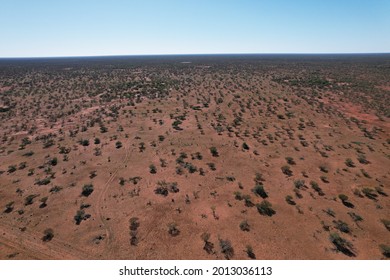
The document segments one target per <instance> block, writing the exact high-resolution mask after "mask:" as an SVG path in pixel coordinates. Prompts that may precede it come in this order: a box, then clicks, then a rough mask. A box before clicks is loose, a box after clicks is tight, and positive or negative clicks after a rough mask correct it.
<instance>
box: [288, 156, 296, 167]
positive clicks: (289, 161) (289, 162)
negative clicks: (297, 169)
mask: <svg viewBox="0 0 390 280" xmlns="http://www.w3.org/2000/svg"><path fill="white" fill-rule="evenodd" d="M286 161H287V163H288V164H290V165H294V164H295V161H294V159H293V158H292V157H286Z"/></svg>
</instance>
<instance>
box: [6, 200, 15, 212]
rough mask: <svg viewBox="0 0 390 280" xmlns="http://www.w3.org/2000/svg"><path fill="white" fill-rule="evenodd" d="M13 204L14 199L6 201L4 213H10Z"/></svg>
mask: <svg viewBox="0 0 390 280" xmlns="http://www.w3.org/2000/svg"><path fill="white" fill-rule="evenodd" d="M14 204H15V202H14V201H11V202H8V203H7V204H6V205H5V210H4V213H11V212H12V210H14Z"/></svg>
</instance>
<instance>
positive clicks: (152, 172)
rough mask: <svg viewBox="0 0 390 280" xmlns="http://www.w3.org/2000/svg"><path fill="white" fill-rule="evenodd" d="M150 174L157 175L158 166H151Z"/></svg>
mask: <svg viewBox="0 0 390 280" xmlns="http://www.w3.org/2000/svg"><path fill="white" fill-rule="evenodd" d="M149 172H150V173H151V174H156V173H157V168H156V166H155V165H154V164H151V165H149Z"/></svg>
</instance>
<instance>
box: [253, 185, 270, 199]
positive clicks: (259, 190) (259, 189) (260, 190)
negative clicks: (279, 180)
mask: <svg viewBox="0 0 390 280" xmlns="http://www.w3.org/2000/svg"><path fill="white" fill-rule="evenodd" d="M253 192H254V193H255V194H256V195H258V196H260V197H262V198H267V197H268V194H267V192H266V191H265V190H264V186H263V185H256V186H255V187H254V188H253Z"/></svg>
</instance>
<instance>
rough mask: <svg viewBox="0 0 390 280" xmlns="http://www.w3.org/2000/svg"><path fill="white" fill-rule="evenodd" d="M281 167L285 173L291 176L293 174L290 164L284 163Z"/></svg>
mask: <svg viewBox="0 0 390 280" xmlns="http://www.w3.org/2000/svg"><path fill="white" fill-rule="evenodd" d="M281 169H282V172H283V174H285V175H287V176H289V177H290V176H292V174H293V172H292V171H291V169H290V166H288V165H284V166H282V168H281Z"/></svg>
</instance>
